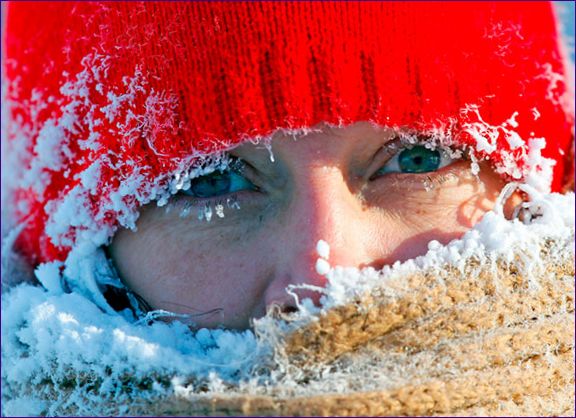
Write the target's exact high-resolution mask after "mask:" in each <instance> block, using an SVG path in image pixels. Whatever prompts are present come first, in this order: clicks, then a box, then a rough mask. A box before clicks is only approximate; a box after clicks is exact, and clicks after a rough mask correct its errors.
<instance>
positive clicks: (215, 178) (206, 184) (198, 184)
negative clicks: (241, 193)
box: [190, 172, 231, 197]
mask: <svg viewBox="0 0 576 418" xmlns="http://www.w3.org/2000/svg"><path fill="white" fill-rule="evenodd" d="M230 184H231V179H230V173H229V172H214V173H212V174H209V175H206V176H202V177H200V178H198V179H196V180H195V181H193V182H192V185H191V186H190V190H191V191H192V193H193V194H194V195H195V196H197V197H212V196H219V195H223V194H226V193H228V191H229V190H230Z"/></svg>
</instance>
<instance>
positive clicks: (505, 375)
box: [130, 241, 574, 416]
mask: <svg viewBox="0 0 576 418" xmlns="http://www.w3.org/2000/svg"><path fill="white" fill-rule="evenodd" d="M572 245H573V244H572V243H570V242H564V243H559V242H553V241H547V242H544V243H543V245H542V250H541V252H540V254H539V257H540V261H541V262H538V263H533V261H534V260H533V259H531V256H530V255H529V254H522V253H521V252H519V253H518V255H517V258H516V260H515V262H513V263H504V262H502V261H499V260H486V261H484V262H482V263H480V262H479V261H478V260H474V259H471V260H469V261H468V263H467V265H466V268H465V269H463V270H460V271H459V270H457V269H455V268H453V267H448V266H447V267H446V268H445V269H442V270H435V271H433V272H431V271H423V272H421V273H417V274H410V275H405V276H404V275H400V276H398V277H395V278H394V279H393V280H392V281H390V282H388V283H387V285H386V286H387V288H388V289H389V288H390V286H396V287H397V289H400V291H399V292H395V293H396V295H395V296H394V297H388V296H386V293H387V291H386V289H383V288H382V289H374V290H373V291H372V292H370V293H369V294H366V295H365V296H363V297H360V298H358V300H356V301H354V302H353V303H349V304H347V305H345V306H341V307H337V308H334V309H332V310H331V311H329V312H327V313H326V314H325V315H322V316H320V317H319V318H318V319H317V320H316V321H313V322H311V323H309V324H308V325H306V326H304V327H302V328H299V329H297V330H295V331H292V332H290V333H289V334H288V335H287V336H285V337H284V338H283V339H281V345H280V346H279V347H278V348H277V351H276V356H275V360H276V362H278V364H281V365H282V367H281V368H282V370H283V372H282V373H283V374H282V375H281V376H280V377H278V379H277V380H276V381H275V383H274V384H270V385H268V386H265V387H264V386H263V387H244V388H242V387H227V388H226V389H225V391H223V392H224V393H220V394H219V395H214V394H202V393H198V392H196V393H182V394H181V395H177V396H174V397H171V398H169V399H162V400H159V402H156V403H148V402H147V403H145V404H142V405H139V406H136V405H134V407H133V408H132V409H131V410H130V412H131V413H133V414H150V415H157V414H167V413H169V414H174V415H290V416H299V415H321V416H334V415H340V416H342V415H347V416H354V415H369V416H374V415H439V416H441V415H459V416H462V415H469V416H478V415H480V416H522V415H524V416H550V415H554V416H558V415H571V414H573V413H574V252H573V248H572ZM532 256H533V255H532ZM398 294H401V296H400V297H398V296H397V295H398Z"/></svg>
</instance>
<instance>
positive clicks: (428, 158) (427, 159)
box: [398, 145, 440, 173]
mask: <svg viewBox="0 0 576 418" xmlns="http://www.w3.org/2000/svg"><path fill="white" fill-rule="evenodd" d="M398 165H399V166H400V171H402V172H403V173H427V172H429V171H434V170H437V169H438V167H439V166H440V152H438V151H436V150H430V149H428V148H426V147H423V146H421V145H417V146H415V147H413V148H410V149H405V150H404V151H402V152H401V153H400V154H399V155H398Z"/></svg>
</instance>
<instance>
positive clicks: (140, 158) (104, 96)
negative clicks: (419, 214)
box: [5, 2, 574, 262]
mask: <svg viewBox="0 0 576 418" xmlns="http://www.w3.org/2000/svg"><path fill="white" fill-rule="evenodd" d="M5 42H6V50H5V57H6V67H5V74H6V79H7V81H8V85H7V90H6V98H5V99H6V104H7V109H8V111H9V116H8V119H9V126H8V128H7V135H8V136H7V146H8V147H7V149H8V152H9V153H10V157H9V160H10V164H12V167H13V171H12V172H11V175H13V176H14V178H15V179H16V180H15V186H14V189H15V190H14V199H15V203H16V209H17V214H16V215H17V218H18V221H19V222H21V223H23V225H24V230H23V232H22V233H21V235H20V240H19V245H20V248H21V249H22V251H24V252H25V253H26V254H27V255H28V256H30V257H31V258H32V259H33V262H41V261H49V260H56V259H60V260H63V259H64V258H65V257H66V256H67V254H68V252H69V251H70V250H71V249H72V248H77V247H78V246H80V245H85V244H88V245H103V244H105V243H106V242H107V241H108V240H109V239H110V237H111V236H112V235H113V233H114V231H115V228H117V227H118V225H119V224H120V225H123V226H128V227H130V226H132V225H133V224H134V222H135V220H136V218H137V210H138V207H140V206H141V205H143V204H146V203H148V202H150V201H153V200H165V199H166V198H167V197H168V196H170V195H171V194H173V193H175V192H176V191H177V190H178V187H180V186H179V185H180V184H181V182H182V178H186V177H187V176H188V177H190V176H193V175H195V174H194V171H193V170H194V167H198V165H199V161H200V160H201V156H202V155H207V154H211V153H215V152H217V151H222V150H224V149H227V148H229V147H230V146H232V145H233V144H236V143H238V142H241V141H244V140H246V139H248V138H254V137H264V136H267V135H269V134H271V133H272V132H274V131H275V130H277V129H301V128H307V127H312V126H314V125H316V124H317V123H319V122H322V121H324V122H327V123H331V124H337V125H347V124H351V123H354V122H356V121H373V122H375V123H377V124H379V125H383V126H390V127H396V128H399V129H403V130H406V129H409V130H413V131H415V132H420V133H422V134H424V135H435V136H436V137H445V138H450V140H451V141H452V143H453V144H460V145H462V146H468V147H469V149H470V150H472V151H473V154H474V155H475V157H476V158H479V159H480V158H484V157H489V159H490V161H491V162H492V163H493V165H494V167H495V168H496V170H497V171H498V172H500V173H501V174H502V175H503V176H505V177H506V178H509V179H526V178H528V177H530V176H540V177H541V179H543V180H544V182H545V183H546V185H548V184H551V185H552V188H553V189H558V188H559V186H560V184H561V177H562V174H563V171H564V162H563V158H562V155H563V153H564V152H565V151H566V150H568V149H569V147H570V144H571V136H572V131H571V130H572V127H573V123H574V118H573V108H572V97H571V96H570V93H569V90H568V88H567V86H566V84H565V79H566V74H565V69H564V66H563V57H562V56H561V54H560V52H559V51H560V48H559V42H558V34H557V32H556V23H555V18H554V14H553V11H552V7H551V5H550V4H548V3H543V2H526V3H517V2H513V3H512V2H511V3H508V2H493V3H485V2H472V3H459V2H445V3H433V2H424V3H421V2H415V3H404V2H402V3H400V2H398V3H397V2H191V3H187V2H174V3H172V2H170V3H164V2H146V3H133V2H126V3H124V2H122V3H116V2H97V3H92V2H46V3H44V2H42V3H27V2H13V3H10V4H9V7H8V15H7V33H6V37H5ZM540 138H544V140H545V141H543V140H540ZM542 148H543V149H542ZM541 149H542V155H543V156H544V157H547V158H550V159H551V160H553V161H555V162H556V164H555V165H554V167H553V176H549V177H546V176H547V175H548V174H550V173H547V172H546V169H547V168H549V163H550V161H551V160H547V159H545V158H544V159H542V158H538V157H539V156H540V150H541ZM190 170H192V172H191V171H190ZM196 174H197V173H196Z"/></svg>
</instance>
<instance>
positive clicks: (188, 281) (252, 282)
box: [110, 213, 266, 328]
mask: <svg viewBox="0 0 576 418" xmlns="http://www.w3.org/2000/svg"><path fill="white" fill-rule="evenodd" d="M155 218H156V219H155ZM157 218H158V216H157V214H156V215H154V214H153V213H146V214H145V213H143V216H142V217H141V219H140V220H139V223H138V227H139V230H138V233H133V232H131V231H125V230H124V231H120V232H119V233H118V234H117V236H116V237H115V238H114V241H113V243H112V244H111V246H110V252H111V254H112V257H113V260H114V263H115V265H116V266H117V268H118V270H119V273H120V275H121V277H122V279H123V280H124V282H125V283H126V284H127V286H128V287H130V288H131V289H132V290H133V291H134V292H136V293H137V294H139V295H140V296H142V297H143V298H144V300H146V301H147V302H148V304H149V305H150V306H152V307H153V308H154V309H165V310H168V311H172V312H176V313H183V314H190V315H191V319H192V321H193V322H194V323H195V324H196V325H198V326H217V325H219V324H221V323H226V324H227V326H229V327H231V328H234V327H238V328H245V327H246V326H248V321H249V319H250V317H252V316H254V311H255V310H257V309H259V307H257V306H255V304H256V303H257V302H258V301H260V300H261V297H259V296H260V295H261V294H262V293H263V291H264V286H265V284H266V273H265V270H266V269H265V266H263V265H262V264H261V262H260V261H259V260H260V259H261V258H260V257H258V258H257V259H256V261H255V258H254V257H253V254H254V253H257V252H259V251H263V249H261V248H256V247H257V244H255V243H254V240H253V239H251V238H250V239H247V240H246V239H245V240H243V241H241V240H236V239H234V236H236V235H240V232H236V233H232V232H231V231H227V232H228V233H224V232H223V231H220V232H218V231H219V229H218V228H213V229H212V232H211V233H209V231H206V230H204V229H201V228H190V227H187V226H186V225H187V224H186V220H182V219H176V220H173V221H164V222H157ZM152 219H154V222H153V221H152ZM251 255H252V257H251Z"/></svg>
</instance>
